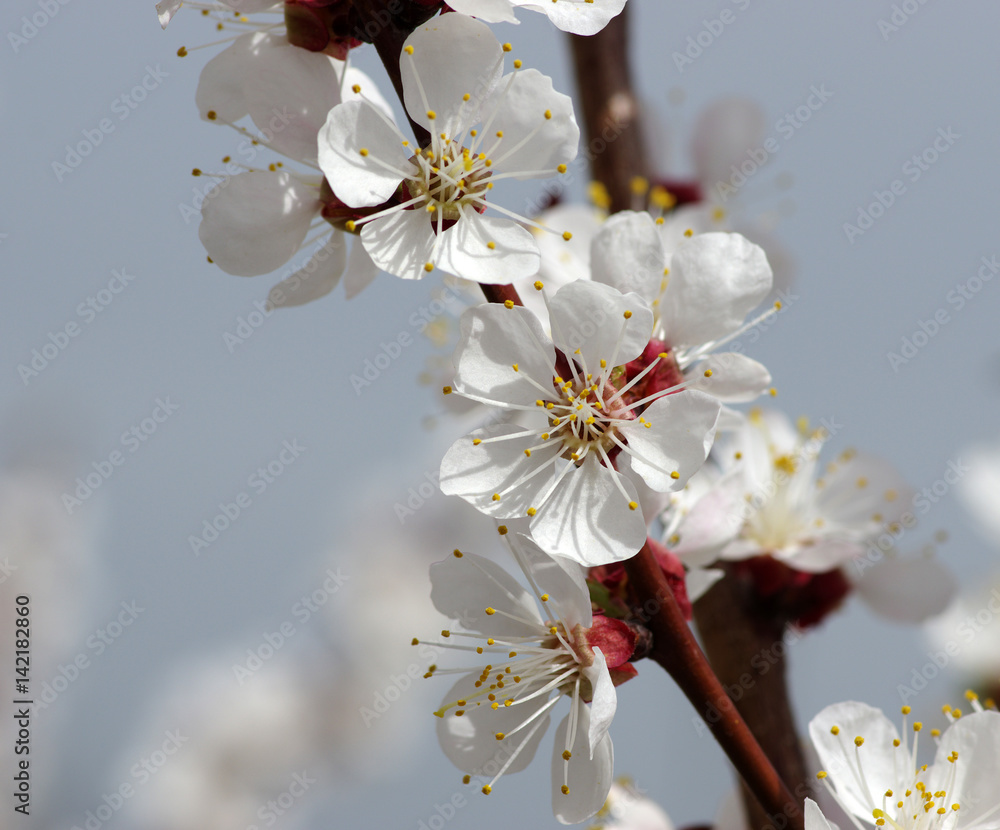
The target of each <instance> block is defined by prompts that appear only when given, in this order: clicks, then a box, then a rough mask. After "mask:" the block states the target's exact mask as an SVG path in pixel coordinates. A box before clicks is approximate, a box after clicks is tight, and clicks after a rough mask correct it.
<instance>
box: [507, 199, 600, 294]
mask: <svg viewBox="0 0 1000 830" xmlns="http://www.w3.org/2000/svg"><path fill="white" fill-rule="evenodd" d="M538 221H539V223H540V224H542V225H544V226H545V227H547V228H552V229H553V230H555V231H556V233H549V232H546V231H537V233H536V238H537V241H538V250H539V252H540V253H541V255H542V262H541V265H540V266H539V269H538V276H539V277H540V278H541V279H542V280H543V281H544V283H545V286H546V288H548V289H549V290H550V291H557V290H558V289H560V288H562V287H563V286H564V285H566V283H568V282H574V281H576V280H580V279H587V277H588V275H589V274H590V246H591V244H592V242H593V239H594V236H595V235H596V234H597V232H598V231H599V230H600V228H601V223H602V222H603V221H604V214H603V213H601V211H599V210H597V209H596V208H593V207H591V206H590V205H573V204H560V205H556V206H555V207H552V208H549V209H548V210H546V211H544V212H543V213H542V214H541V215H540V216H539V217H538ZM566 231H568V232H569V233H571V234H572V237H570V239H569V240H566V239H563V237H562V236H561V233H562V232H566ZM522 299H525V301H527V300H526V298H524V297H522Z"/></svg>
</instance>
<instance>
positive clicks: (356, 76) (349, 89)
mask: <svg viewBox="0 0 1000 830" xmlns="http://www.w3.org/2000/svg"><path fill="white" fill-rule="evenodd" d="M355 86H357V87H360V89H359V90H358V91H357V92H355V91H354V87H355ZM340 97H341V99H342V100H343V101H345V102H346V101H367V102H368V103H369V104H371V105H372V106H374V107H375V108H376V109H377V110H379V111H380V112H382V113H384V114H385V116H386V117H387V118H388V119H389V120H390V121H392V123H393V124H395V123H396V118H395V116H394V115H393V112H392V106H391V105H390V104H389V102H388V101H387V100H386V99H385V96H384V95H383V94H382V93H381V92H379V89H378V87H377V86H376V85H375V81H373V80H372V79H371V77H370V76H369V75H367V74H366V73H364V72H362V71H361V70H360V69H358V68H357V67H356V66H345V67H344V69H343V75H342V76H341V79H340Z"/></svg>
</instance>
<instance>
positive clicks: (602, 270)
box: [590, 210, 667, 304]
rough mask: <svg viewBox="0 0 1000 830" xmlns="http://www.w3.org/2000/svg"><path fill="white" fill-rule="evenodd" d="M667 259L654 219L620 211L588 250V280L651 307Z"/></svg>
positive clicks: (595, 238) (661, 282)
mask: <svg viewBox="0 0 1000 830" xmlns="http://www.w3.org/2000/svg"><path fill="white" fill-rule="evenodd" d="M666 261H667V256H666V253H665V252H664V250H663V245H662V243H661V242H660V235H659V234H658V233H657V230H656V224H655V223H654V222H653V217H651V216H650V215H649V214H648V213H636V212H635V211H631V210H623V211H622V212H621V213H616V214H614V215H613V216H611V217H610V218H609V219H608V221H607V222H605V223H604V225H603V226H602V227H601V229H600V231H598V233H597V235H596V236H595V237H594V241H593V243H592V244H591V247H590V263H591V275H592V276H591V279H593V280H594V282H602V283H604V284H605V285H611V286H613V287H615V288H617V289H618V290H619V291H621V292H622V293H625V292H628V291H634V292H635V293H636V294H638V295H639V296H640V297H642V298H643V299H644V300H645V301H646V302H647V303H650V304H652V302H653V301H654V300H656V299H657V297H659V296H660V292H661V291H662V290H663V286H664V283H665V282H666V277H665V275H664V270H663V269H664V265H665V264H666Z"/></svg>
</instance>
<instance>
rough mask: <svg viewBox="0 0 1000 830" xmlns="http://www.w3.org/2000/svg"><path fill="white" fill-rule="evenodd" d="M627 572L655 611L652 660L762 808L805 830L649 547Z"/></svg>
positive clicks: (799, 811) (793, 802)
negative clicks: (695, 712) (700, 719)
mask: <svg viewBox="0 0 1000 830" xmlns="http://www.w3.org/2000/svg"><path fill="white" fill-rule="evenodd" d="M625 570H626V572H627V573H628V578H629V584H630V585H631V586H632V589H633V590H634V591H635V593H636V595H637V596H638V599H639V602H640V605H641V607H642V608H644V609H649V608H652V609H654V611H653V612H652V614H650V615H649V619H648V620H646V622H645V624H646V626H647V627H648V628H649V629H650V630H651V631H652V632H653V649H652V652H651V653H650V657H652V659H653V660H655V661H656V662H657V663H659V664H660V665H661V666H663V668H665V669H666V670H667V672H668V673H669V674H670V676H671V677H672V678H673V679H674V681H675V682H676V683H677V685H678V686H680V688H681V691H683V692H684V694H685V695H686V696H687V698H688V700H690V701H691V703H692V704H693V705H694V707H695V708H696V709H697V710H698V713H699V714H700V715H701V716H702V717H703V718H704V719H705V722H706V723H707V724H708V728H709V729H710V730H711V731H712V734H713V735H714V736H715V739H716V740H717V741H718V742H719V745H720V746H721V747H722V749H723V751H724V752H725V753H726V755H727V756H728V757H729V760H730V761H731V762H732V764H733V766H734V767H736V771H737V772H738V773H739V774H740V775H741V776H742V778H743V781H744V784H745V786H746V787H747V789H748V790H749V791H750V792H751V793H753V795H754V796H755V798H756V801H757V802H759V807H760V809H763V810H764V811H766V812H767V813H769V814H770V815H771V816H772V817H777V816H779V815H782V814H783V815H785V816H787V817H788V822H789V827H790V828H791V830H803V827H804V825H803V813H802V807H801V799H798V800H796V799H795V798H794V797H793V796H792V794H791V793H790V792H789V791H788V788H787V787H786V786H785V784H784V782H783V781H782V780H781V777H780V776H779V775H778V772H777V770H775V768H774V766H773V765H772V764H771V761H770V760H769V759H768V757H767V755H766V754H765V753H764V750H763V749H762V748H761V746H760V744H759V743H757V740H756V738H754V736H753V733H752V732H751V731H750V728H749V727H748V726H747V724H746V722H745V721H744V720H743V718H742V717H741V716H740V713H739V712H738V711H737V710H736V707H735V706H734V705H733V703H732V701H731V700H730V699H729V697H728V696H727V695H726V690H725V689H724V688H723V686H722V684H721V683H720V682H719V679H718V678H717V677H716V676H715V673H714V672H713V671H712V667H711V666H710V665H709V663H708V660H707V659H706V658H705V655H704V653H703V652H702V650H701V648H700V647H699V646H698V643H697V641H696V640H695V638H694V635H693V634H692V633H691V629H690V628H688V625H687V622H686V621H685V620H684V616H683V614H682V613H681V610H680V608H679V607H678V605H677V600H676V599H674V595H673V592H672V591H671V590H670V586H669V585H668V583H667V579H666V577H665V576H664V575H663V571H662V570H661V569H660V566H659V563H658V562H657V561H656V557H655V556H654V555H653V552H652V551H651V550H650V548H649V543H648V542H647V543H646V544H644V545H643V546H642V550H640V551H639V553H638V554H637V555H636V556H634V557H633V558H631V559H628V560H626V562H625ZM793 734H794V733H793ZM772 823H773V819H772ZM758 826H759V825H758Z"/></svg>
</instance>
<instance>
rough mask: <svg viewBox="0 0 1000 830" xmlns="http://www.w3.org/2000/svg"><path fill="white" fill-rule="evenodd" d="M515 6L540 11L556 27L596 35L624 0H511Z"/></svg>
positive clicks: (575, 33) (616, 13)
mask: <svg viewBox="0 0 1000 830" xmlns="http://www.w3.org/2000/svg"><path fill="white" fill-rule="evenodd" d="M512 2H513V3H514V5H515V6H520V7H521V8H525V9H531V10H532V11H535V12H541V13H542V14H544V15H545V16H546V17H548V19H549V20H551V21H552V23H553V24H555V26H556V28H558V29H561V30H562V31H564V32H571V33H572V34H574V35H596V34H597V33H598V32H599V31H601V29H603V28H604V27H605V26H607V25H608V22H609V21H610V20H611V18H613V17H615V16H616V15H618V14H620V13H621V10H622V9H623V8H625V0H593V2H584V3H573V2H569V3H566V2H560V3H535V2H531V0H528V2H525V0H512Z"/></svg>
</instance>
